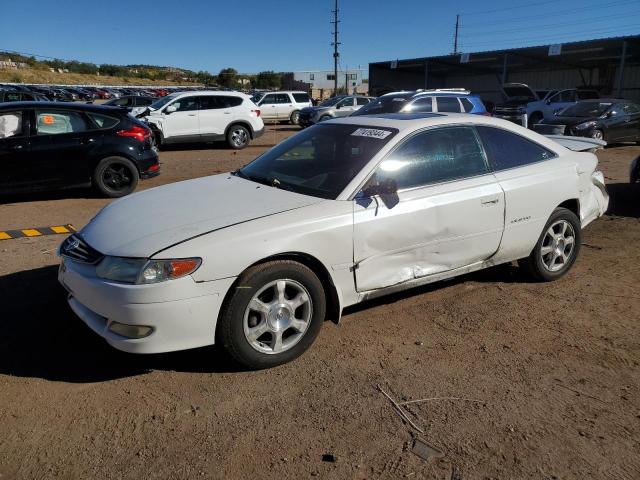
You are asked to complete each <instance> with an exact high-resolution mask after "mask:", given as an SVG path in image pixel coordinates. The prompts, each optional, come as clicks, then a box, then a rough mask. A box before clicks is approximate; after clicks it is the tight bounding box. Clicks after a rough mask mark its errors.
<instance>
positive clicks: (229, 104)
mask: <svg viewBox="0 0 640 480" xmlns="http://www.w3.org/2000/svg"><path fill="white" fill-rule="evenodd" d="M148 108H149V112H148V113H147V114H146V117H145V118H144V120H145V121H146V122H147V123H148V124H149V127H150V128H151V130H152V131H153V133H154V136H155V140H156V145H158V146H161V145H166V144H169V143H189V142H213V141H220V140H225V141H226V142H227V143H228V144H229V146H230V147H231V148H233V149H236V150H239V149H242V148H244V147H246V146H247V145H248V144H249V141H250V140H253V139H255V138H258V137H259V136H261V135H262V134H263V133H264V122H263V121H262V118H260V110H259V109H258V107H257V106H256V105H255V104H254V103H253V102H252V101H251V98H250V97H249V96H248V95H245V94H243V93H239V92H221V91H201V92H180V93H173V94H171V95H167V96H166V97H162V98H161V99H159V100H157V101H156V102H154V103H152V104H151V105H149V107H148Z"/></svg>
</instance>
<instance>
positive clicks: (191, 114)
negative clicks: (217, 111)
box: [187, 113, 196, 117]
mask: <svg viewBox="0 0 640 480" xmlns="http://www.w3.org/2000/svg"><path fill="white" fill-rule="evenodd" d="M195 116H196V114H195V113H188V114H187V117H195Z"/></svg>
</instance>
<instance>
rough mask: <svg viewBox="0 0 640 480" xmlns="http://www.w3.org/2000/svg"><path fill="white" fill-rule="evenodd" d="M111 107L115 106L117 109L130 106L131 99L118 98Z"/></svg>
mask: <svg viewBox="0 0 640 480" xmlns="http://www.w3.org/2000/svg"><path fill="white" fill-rule="evenodd" d="M111 105H116V106H118V107H128V106H129V105H131V99H130V98H126V97H122V98H118V99H117V100H116V101H115V102H113V103H112V104H111Z"/></svg>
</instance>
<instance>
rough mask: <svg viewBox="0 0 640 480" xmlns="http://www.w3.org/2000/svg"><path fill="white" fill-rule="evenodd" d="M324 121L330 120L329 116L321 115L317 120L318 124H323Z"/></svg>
mask: <svg viewBox="0 0 640 480" xmlns="http://www.w3.org/2000/svg"><path fill="white" fill-rule="evenodd" d="M325 120H331V115H322V116H321V117H320V119H319V120H318V123H320V122H324V121H325Z"/></svg>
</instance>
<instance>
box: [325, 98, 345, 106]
mask: <svg viewBox="0 0 640 480" xmlns="http://www.w3.org/2000/svg"><path fill="white" fill-rule="evenodd" d="M343 98H344V97H331V98H327V99H326V100H325V101H324V102H322V103H321V104H320V105H319V106H320V107H331V106H333V105H335V104H336V103H338V102H339V101H340V100H342V99H343Z"/></svg>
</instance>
